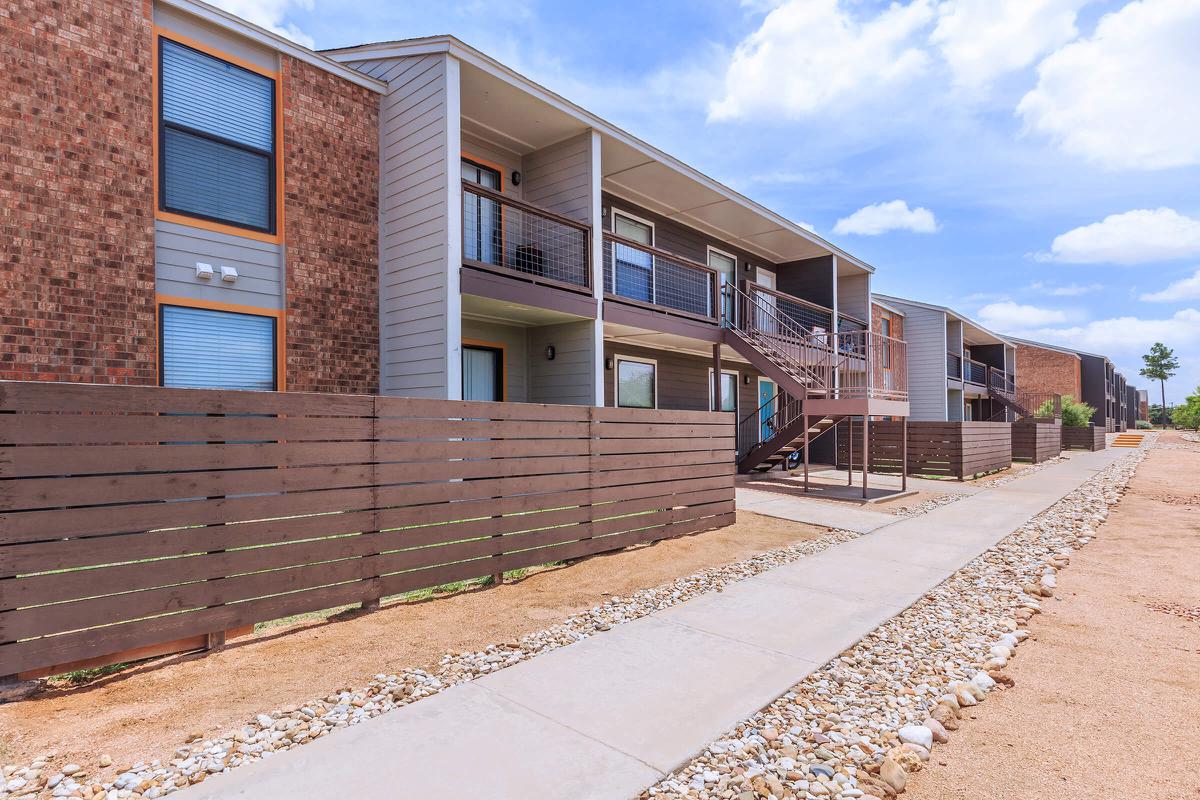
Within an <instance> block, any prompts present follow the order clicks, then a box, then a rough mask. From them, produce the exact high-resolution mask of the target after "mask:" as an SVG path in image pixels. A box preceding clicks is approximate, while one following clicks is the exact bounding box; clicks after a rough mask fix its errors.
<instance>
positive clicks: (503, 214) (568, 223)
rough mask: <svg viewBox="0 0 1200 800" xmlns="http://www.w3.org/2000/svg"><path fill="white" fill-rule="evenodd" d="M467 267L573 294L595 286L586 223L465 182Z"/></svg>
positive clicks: (464, 206) (464, 231)
mask: <svg viewBox="0 0 1200 800" xmlns="http://www.w3.org/2000/svg"><path fill="white" fill-rule="evenodd" d="M462 220H463V244H462V247H463V263H464V264H466V265H468V266H472V267H476V268H479V269H485V270H488V271H490V272H499V273H502V274H504V273H507V274H510V275H512V276H514V277H520V278H524V279H532V280H535V281H537V282H539V283H548V284H553V285H558V286H561V287H563V288H568V289H573V290H577V291H578V290H586V289H589V288H590V287H591V276H592V268H591V256H590V253H591V247H590V246H589V241H590V240H591V232H590V230H589V228H588V226H587V224H586V223H583V222H579V221H577V220H573V219H571V218H570V217H564V216H562V215H561V214H556V213H554V212H553V211H548V210H546V209H543V208H538V207H537V206H535V205H532V204H530V203H525V202H522V201H520V200H517V199H516V198H513V197H508V196H507V195H504V194H501V193H500V192H495V191H492V190H491V189H488V188H486V187H483V186H480V185H478V184H476V183H472V182H470V181H463V214H462Z"/></svg>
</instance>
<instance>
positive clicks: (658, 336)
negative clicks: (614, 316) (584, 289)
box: [604, 322, 749, 364]
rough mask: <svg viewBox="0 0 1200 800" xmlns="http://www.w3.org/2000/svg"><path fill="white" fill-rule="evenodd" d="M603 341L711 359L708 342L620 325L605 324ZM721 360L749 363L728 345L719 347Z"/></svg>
mask: <svg viewBox="0 0 1200 800" xmlns="http://www.w3.org/2000/svg"><path fill="white" fill-rule="evenodd" d="M604 340H605V341H606V342H619V343H621V344H628V345H633V346H635V347H651V348H654V349H656V350H671V351H674V352H677V353H688V354H689V355H694V356H700V357H702V358H712V345H711V344H710V343H708V342H701V341H698V340H696V339H692V338H690V337H687V336H679V335H677V334H673V333H661V332H659V331H648V330H645V329H644V328H635V327H633V326H631V325H620V324H617V323H613V322H605V323H604ZM721 360H722V361H731V362H738V363H743V364H746V363H749V362H747V361H746V360H745V359H743V358H742V357H741V356H740V355H738V354H737V351H735V350H734V349H733V348H731V347H729V346H728V345H722V346H721Z"/></svg>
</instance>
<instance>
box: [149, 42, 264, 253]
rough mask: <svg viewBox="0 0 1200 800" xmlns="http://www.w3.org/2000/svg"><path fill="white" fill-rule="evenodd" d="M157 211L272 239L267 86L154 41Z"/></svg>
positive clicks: (251, 75)
mask: <svg viewBox="0 0 1200 800" xmlns="http://www.w3.org/2000/svg"><path fill="white" fill-rule="evenodd" d="M159 76H160V80H159V103H158V106H159V111H158V113H159V120H158V123H159V124H158V137H159V139H158V158H159V193H158V196H159V206H160V208H161V210H163V211H170V212H173V213H177V214H185V215H187V216H191V217H197V218H200V219H206V220H212V221H214V222H221V223H225V224H228V225H235V226H237V227H241V228H248V229H250V230H255V231H261V232H264V233H274V232H275V200H276V198H275V146H276V142H275V81H274V80H272V79H271V78H268V77H266V76H264V75H260V74H258V73H257V72H253V71H251V70H248V69H245V68H244V67H239V66H237V65H235V64H230V63H228V62H226V61H222V60H221V59H219V58H215V57H214V56H210V55H208V54H207V53H202V52H200V51H199V50H194V49H192V48H191V47H188V46H187V45H183V44H180V43H178V42H174V41H171V40H170V39H159Z"/></svg>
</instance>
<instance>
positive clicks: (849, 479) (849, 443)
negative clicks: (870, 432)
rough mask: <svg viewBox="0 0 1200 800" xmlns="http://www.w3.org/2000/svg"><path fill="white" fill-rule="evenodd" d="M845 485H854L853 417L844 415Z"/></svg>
mask: <svg viewBox="0 0 1200 800" xmlns="http://www.w3.org/2000/svg"><path fill="white" fill-rule="evenodd" d="M846 485H847V486H853V485H854V417H846Z"/></svg>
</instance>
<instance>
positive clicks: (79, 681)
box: [50, 661, 134, 686]
mask: <svg viewBox="0 0 1200 800" xmlns="http://www.w3.org/2000/svg"><path fill="white" fill-rule="evenodd" d="M133 663H134V662H132V661H123V662H121V663H118V664H108V665H106V666H103V667H89V668H88V669H77V670H73V671H71V672H64V673H63V674H61V675H54V676H51V678H50V680H51V681H53V682H55V683H66V684H70V685H71V686H82V685H83V684H85V683H91V682H92V681H94V680H96V679H98V678H103V677H105V676H106V675H112V674H114V673H117V672H120V671H121V670H123V669H125V668H126V667H128V666H131V665H132V664H133Z"/></svg>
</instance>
